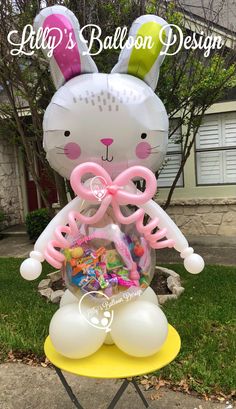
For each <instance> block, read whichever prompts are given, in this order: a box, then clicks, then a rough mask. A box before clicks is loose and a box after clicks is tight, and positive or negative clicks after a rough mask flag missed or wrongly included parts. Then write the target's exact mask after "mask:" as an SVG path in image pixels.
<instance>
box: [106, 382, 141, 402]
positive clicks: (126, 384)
mask: <svg viewBox="0 0 236 409" xmlns="http://www.w3.org/2000/svg"><path fill="white" fill-rule="evenodd" d="M130 383H132V384H133V385H134V387H135V389H136V391H137V392H138V394H139V396H140V398H141V399H142V401H143V404H144V405H145V407H146V408H148V407H149V403H148V402H147V400H146V399H145V397H144V395H143V393H142V391H141V390H140V389H139V386H138V384H137V382H136V381H135V380H134V379H133V378H131V379H125V380H124V382H123V383H122V385H121V387H120V389H119V390H118V392H117V393H116V395H115V396H114V398H113V399H112V401H111V403H110V405H109V406H108V407H107V409H114V407H115V406H116V404H117V402H118V401H119V400H120V398H121V396H122V395H123V393H124V391H125V390H126V388H127V386H128V385H129V384H130Z"/></svg>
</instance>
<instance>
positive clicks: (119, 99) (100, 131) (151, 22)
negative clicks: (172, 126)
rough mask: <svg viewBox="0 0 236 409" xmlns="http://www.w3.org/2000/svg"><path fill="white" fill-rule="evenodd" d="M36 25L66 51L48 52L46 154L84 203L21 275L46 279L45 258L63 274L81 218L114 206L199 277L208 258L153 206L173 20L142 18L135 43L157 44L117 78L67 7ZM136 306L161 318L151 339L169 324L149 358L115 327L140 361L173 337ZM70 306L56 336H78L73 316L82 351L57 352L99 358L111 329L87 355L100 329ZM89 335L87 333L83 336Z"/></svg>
mask: <svg viewBox="0 0 236 409" xmlns="http://www.w3.org/2000/svg"><path fill="white" fill-rule="evenodd" d="M34 27H35V30H36V31H38V30H45V31H46V30H48V32H49V33H50V35H53V36H54V38H55V39H56V43H57V44H58V45H57V47H56V48H55V49H54V50H53V51H52V53H48V51H49V49H45V50H44V52H45V56H46V57H47V58H48V60H49V63H50V71H51V75H52V78H53V81H54V84H55V86H56V88H57V92H56V93H55V95H54V96H53V98H52V100H51V102H50V104H49V106H48V108H47V110H46V112H45V115H44V121H43V129H44V139H43V144H44V149H45V151H46V153H47V160H48V161H49V163H50V165H51V166H52V168H53V169H55V170H56V171H57V172H58V173H60V174H61V175H62V176H63V177H65V178H68V179H69V178H70V182H71V186H72V188H73V189H74V191H75V193H76V195H77V196H76V197H75V198H74V199H73V200H72V201H71V202H70V203H68V205H66V206H65V207H64V208H63V209H62V210H61V211H60V212H59V213H58V214H57V215H56V216H55V217H54V219H53V220H52V221H51V222H50V223H49V224H48V226H47V228H46V229H45V230H44V232H43V233H42V234H41V236H40V237H39V238H38V240H37V241H36V243H35V245H34V250H33V251H32V252H31V253H30V257H29V258H28V259H26V260H25V261H24V262H23V263H22V265H21V268H20V272H21V274H22V276H23V277H24V278H26V279H28V280H32V279H35V278H37V277H38V276H39V275H40V273H41V269H42V267H41V263H42V262H43V261H44V260H45V259H46V260H47V261H48V262H49V263H50V264H51V265H52V266H54V267H55V268H61V266H62V264H63V261H64V258H65V257H64V255H63V253H61V252H60V251H59V249H63V248H66V246H67V245H68V242H67V239H66V237H65V234H73V233H74V234H75V233H76V232H77V230H78V228H77V222H78V221H79V222H82V223H85V224H88V225H92V224H94V223H97V222H99V220H102V219H103V218H104V217H105V214H106V212H107V209H108V208H112V209H113V212H114V214H115V216H116V220H117V222H119V223H121V224H130V223H135V225H136V228H137V230H138V231H139V232H140V233H141V234H143V236H144V237H145V239H146V240H147V242H148V243H149V244H150V246H151V247H152V248H155V249H161V248H164V247H174V248H175V249H176V250H177V251H179V252H180V256H181V257H182V258H183V259H184V266H185V268H186V269H187V271H189V272H190V273H193V274H195V273H199V272H200V271H201V270H202V269H203V267H204V261H203V259H202V258H201V257H200V256H199V255H197V254H195V253H194V250H193V248H191V247H189V245H188V242H187V240H186V238H185V237H184V236H183V234H182V233H181V231H180V230H179V229H178V227H177V226H176V225H175V223H174V222H173V221H172V220H171V219H170V217H169V216H168V215H167V214H166V213H165V211H164V210H163V209H162V208H161V207H160V206H159V205H158V204H157V203H156V202H155V201H153V200H152V197H153V196H154V194H155V191H156V179H155V176H154V174H153V172H156V171H157V170H158V169H159V168H160V166H161V164H162V162H163V160H164V157H165V153H166V150H167V144H168V117H167V113H166V110H165V107H164V105H163V103H162V102H161V100H160V99H159V98H158V96H157V95H156V94H155V93H154V91H155V88H156V85H157V81H158V77H159V70H160V66H161V64H162V61H163V59H164V55H165V51H166V48H167V47H166V46H165V45H163V44H164V41H163V40H165V39H166V38H167V37H168V36H169V35H170V34H171V33H170V28H169V27H168V25H167V23H166V22H165V21H164V20H163V19H162V18H160V17H157V16H154V15H144V16H141V17H139V18H138V19H137V20H135V22H134V23H133V24H132V27H131V29H130V32H129V38H131V39H133V40H135V39H137V38H139V39H140V38H141V39H143V38H145V36H149V37H150V38H151V40H152V47H151V48H149V47H147V46H146V47H144V48H142V47H135V46H134V45H133V46H132V47H128V46H126V47H124V48H123V50H122V51H121V53H120V56H119V60H118V63H117V64H116V65H115V66H114V68H113V69H112V71H111V73H110V74H103V73H98V70H97V67H96V65H95V63H94V61H93V60H92V58H91V56H90V55H89V54H88V50H87V46H86V42H85V40H84V39H83V37H82V35H81V32H80V26H79V23H78V21H77V19H76V17H75V16H74V14H73V13H72V12H71V11H69V10H68V9H67V8H65V7H63V6H57V5H56V6H53V7H48V8H45V9H43V10H42V11H41V12H40V14H39V15H38V16H37V17H36V19H35V22H34ZM161 39H162V41H161ZM68 44H70V45H68ZM71 44H72V45H73V46H71ZM48 55H49V56H48ZM91 175H92V179H91ZM94 178H98V179H99V180H100V181H101V180H103V181H104V185H103V194H102V196H101V197H100V198H99V200H98V198H97V197H95V196H96V195H94V192H93V191H92V189H91V180H93V179H94ZM134 179H144V180H145V181H146V190H145V192H143V193H141V192H139V191H138V190H137V189H136V187H135V185H134V184H133V182H132V180H134ZM98 201H99V206H98V208H97V211H96V212H95V214H93V215H92V216H86V215H84V214H82V212H81V209H82V208H84V207H85V205H86V203H90V204H91V203H92V204H96V205H98ZM129 204H130V205H136V206H137V208H138V209H137V210H136V211H134V212H133V213H131V214H130V215H128V216H124V215H123V213H122V211H121V207H122V206H124V205H129ZM145 214H146V215H148V216H149V217H150V222H149V223H148V224H147V225H145V224H144V221H143V219H144V215H145ZM154 231H155V232H154ZM135 274H136V275H135ZM133 279H134V281H135V280H136V282H137V280H138V275H137V272H136V271H135V264H133ZM135 303H136V304H137V303H144V305H143V306H142V308H143V309H145V308H146V309H147V311H149V313H150V316H152V317H153V319H154V322H153V323H152V324H149V325H150V327H149V330H146V334H147V337H148V336H149V335H148V334H149V333H154V332H155V328H156V323H157V321H158V320H159V321H161V322H162V325H163V328H164V329H163V336H162V338H161V342H160V339H159V341H158V342H159V343H158V342H156V344H155V342H154V346H153V345H150V346H149V347H148V340H147V339H145V340H144V339H143V338H142V345H143V352H140V348H139V349H138V348H137V350H136V349H135V347H134V345H133V346H132V348H131V347H129V346H128V344H129V345H130V340H129V339H128V335H127V339H125V337H124V339H122V342H119V336H118V335H116V332H117V331H118V330H117V331H116V330H115V329H114V334H113V330H112V332H111V333H112V336H113V335H114V341H115V343H116V344H117V345H118V346H119V347H120V348H121V349H122V350H124V351H125V352H127V353H130V354H131V355H135V356H146V355H151V354H152V353H154V352H155V351H156V350H157V349H158V348H159V347H160V346H161V345H162V343H163V342H164V340H165V337H166V325H165V322H166V321H165V320H166V319H165V317H163V316H164V314H163V312H162V311H161V310H160V309H159V308H158V307H156V306H155V308H157V309H158V311H157V310H155V311H154V310H153V308H154V305H153V306H152V307H150V305H149V306H147V305H146V304H147V303H145V302H144V301H135V302H134V304H135ZM134 304H133V305H134ZM63 308H64V309H66V308H67V309H68V311H67V313H68V315H64V321H63V320H61V319H59V315H58V314H59V312H60V310H58V312H57V313H56V314H55V316H56V318H55V319H53V324H52V327H53V330H52V327H51V333H52V332H53V331H55V332H56V333H57V339H59V338H60V336H61V337H62V338H63V336H64V337H65V336H66V332H67V330H68V332H69V329H68V328H67V325H69V324H68V319H67V318H68V316H70V319H72V318H71V317H72V316H74V318H75V321H74V322H75V324H74V327H76V326H77V327H76V328H78V334H80V336H78V337H77V338H76V342H77V344H78V345H77V347H76V352H75V353H74V352H73V347H72V344H71V343H69V344H68V345H70V348H69V347H68V348H67V349H68V351H69V350H70V352H68V351H67V352H63V351H64V350H63V348H61V349H60V346H58V348H57V349H58V350H59V351H62V353H64V355H66V356H70V357H72V358H75V357H76V358H78V357H84V356H88V355H90V354H91V353H93V352H95V351H96V350H97V349H98V348H99V347H100V345H101V344H102V343H103V341H104V339H105V336H106V334H105V335H103V336H102V335H101V332H102V331H100V332H99V335H97V333H96V337H97V343H96V342H95V344H94V345H91V347H90V348H88V344H89V342H88V338H89V337H90V338H91V336H93V338H94V334H91V331H95V328H92V327H91V328H88V326H89V324H88V323H86V322H84V321H83V322H82V321H81V320H80V319H79V318H78V315H76V314H78V311H77V310H76V309H75V307H72V306H65V307H63ZM63 308H62V309H63ZM122 308H123V310H122V311H121V312H120V314H121V315H122V316H126V318H127V319H126V318H124V327H123V328H122V320H119V322H120V323H119V325H120V328H119V331H118V332H119V333H120V332H123V333H124V331H127V326H126V327H125V325H126V324H127V323H126V324H125V322H126V321H127V320H129V314H130V316H132V313H133V312H132V311H130V313H128V309H129V308H131V307H130V306H129V307H127V306H125V305H124V306H123V307H122ZM131 309H132V308H131ZM126 311H127V314H126ZM136 311H138V306H137V310H136ZM117 314H119V312H118V313H117ZM66 317H67V318H66ZM130 319H131V318H130ZM57 320H58V321H57ZM62 321H63V322H64V324H65V325H64V326H63V324H62ZM141 327H142V316H141V315H140V328H141ZM58 328H62V330H61V331H63V336H62V333H60V335H58V331H59V329H58ZM114 328H115V327H114ZM96 331H98V330H97V329H96ZM148 331H149V332H148ZM81 332H83V334H84V335H83V337H82V338H81ZM142 332H145V330H144V331H143V330H142ZM159 332H161V330H160V329H159ZM134 333H135V331H134ZM86 337H87V338H86ZM96 337H95V338H96ZM137 338H138V334H136V342H139V341H138V340H137ZM74 339H75V337H74ZM78 339H79V340H78ZM140 339H141V338H140ZM63 342H65V339H64V338H63V340H62V343H63ZM73 342H75V341H73ZM56 343H57V341H55V343H54V345H56ZM59 344H60V342H59ZM85 344H86V348H87V349H86V350H84V345H85ZM90 344H91V343H90ZM144 344H145V345H146V349H145V347H144ZM60 345H61V344H60ZM73 345H74V344H73Z"/></svg>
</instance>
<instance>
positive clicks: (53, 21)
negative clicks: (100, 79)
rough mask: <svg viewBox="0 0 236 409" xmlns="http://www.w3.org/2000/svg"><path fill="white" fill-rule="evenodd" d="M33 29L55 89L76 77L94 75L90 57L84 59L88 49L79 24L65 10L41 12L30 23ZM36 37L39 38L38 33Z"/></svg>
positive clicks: (52, 9)
mask: <svg viewBox="0 0 236 409" xmlns="http://www.w3.org/2000/svg"><path fill="white" fill-rule="evenodd" d="M34 29H35V31H36V32H38V31H39V30H41V31H42V33H41V34H42V36H41V41H42V50H43V52H44V55H45V56H46V57H47V59H48V60H49V62H50V69H51V75H52V78H53V82H54V84H55V86H56V88H59V87H60V86H61V85H63V84H64V83H65V82H66V81H68V80H70V79H71V78H73V77H75V76H77V75H80V74H85V73H92V72H97V71H98V69H97V67H96V64H95V63H94V61H93V59H92V58H91V57H90V55H88V54H87V55H85V53H86V52H87V51H88V49H87V46H86V43H85V40H84V38H83V36H82V34H81V33H80V25H79V22H78V20H77V18H76V17H75V15H74V14H73V13H72V12H71V11H70V10H68V9H67V8H66V7H64V6H53V7H47V8H45V9H43V10H42V11H41V12H40V13H39V14H38V15H37V17H36V18H35V20H34ZM37 35H39V37H40V33H37ZM44 38H45V40H46V41H45V42H44ZM53 42H54V44H55V47H53ZM50 44H51V49H50Z"/></svg>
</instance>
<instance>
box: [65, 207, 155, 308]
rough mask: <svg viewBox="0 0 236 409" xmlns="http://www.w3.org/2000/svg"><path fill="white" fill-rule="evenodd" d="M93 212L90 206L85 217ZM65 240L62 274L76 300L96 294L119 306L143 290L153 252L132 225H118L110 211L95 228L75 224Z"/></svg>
mask: <svg viewBox="0 0 236 409" xmlns="http://www.w3.org/2000/svg"><path fill="white" fill-rule="evenodd" d="M94 211H95V207H91V206H90V207H89V208H87V209H86V211H85V214H86V215H89V216H91V215H92V214H93V212H94ZM125 211H126V212H129V211H128V210H127V209H126V210H125ZM66 239H67V242H68V243H69V245H68V247H67V248H65V249H63V254H64V256H65V262H64V265H63V270H62V274H63V277H64V280H65V283H66V285H67V287H68V289H69V290H70V291H71V292H72V293H73V294H74V295H75V296H76V297H77V298H78V299H80V298H81V294H86V293H89V294H91V297H92V298H94V299H96V298H99V297H100V296H99V295H98V294H96V292H100V293H103V294H104V295H106V296H107V298H109V299H113V298H114V299H116V300H117V303H120V302H123V301H130V300H134V299H135V298H138V297H139V296H140V295H141V294H142V293H143V292H144V291H145V290H146V289H147V287H148V285H149V283H150V281H151V279H152V276H153V273H154V268H155V252H154V250H152V249H151V248H150V246H149V244H148V242H147V241H146V240H145V238H144V237H143V236H142V235H140V233H139V232H138V231H137V229H136V228H135V226H134V225H128V226H127V225H120V224H118V223H117V221H116V219H115V216H114V214H113V210H112V209H111V208H108V210H107V212H106V214H105V215H104V217H103V219H102V220H101V221H100V222H99V223H97V224H95V225H85V224H77V232H76V234H74V235H71V236H66ZM150 292H151V290H149V296H150V297H151V293H150ZM146 296H147V294H146ZM152 299H154V297H152ZM102 302H103V300H102Z"/></svg>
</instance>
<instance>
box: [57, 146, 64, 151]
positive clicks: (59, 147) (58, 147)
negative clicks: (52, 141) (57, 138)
mask: <svg viewBox="0 0 236 409" xmlns="http://www.w3.org/2000/svg"><path fill="white" fill-rule="evenodd" d="M56 149H62V150H63V151H64V149H65V148H62V147H61V146H56Z"/></svg>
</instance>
